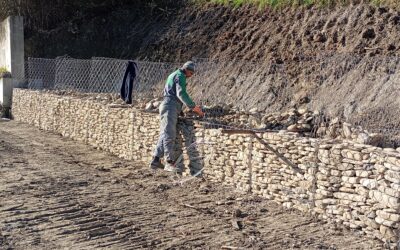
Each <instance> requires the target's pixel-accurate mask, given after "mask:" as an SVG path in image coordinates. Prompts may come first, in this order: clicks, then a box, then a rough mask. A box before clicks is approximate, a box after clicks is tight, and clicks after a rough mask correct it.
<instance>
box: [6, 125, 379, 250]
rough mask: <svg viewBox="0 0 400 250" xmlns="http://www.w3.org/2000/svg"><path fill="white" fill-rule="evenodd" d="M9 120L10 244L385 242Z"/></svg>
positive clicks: (348, 245) (318, 245)
mask: <svg viewBox="0 0 400 250" xmlns="http://www.w3.org/2000/svg"><path fill="white" fill-rule="evenodd" d="M175 178H176V177H174V176H171V175H168V174H166V173H164V172H152V171H150V170H149V169H147V168H146V167H145V164H143V163H135V162H130V161H125V160H121V159H119V158H117V157H114V156H111V155H109V154H107V153H104V152H101V151H97V150H95V149H92V148H90V147H89V146H87V145H83V144H80V143H77V142H74V141H71V140H69V139H65V138H62V137H61V136H58V135H54V134H50V133H45V132H42V131H39V130H38V129H36V128H32V127H31V126H28V125H24V124H21V123H17V122H14V121H9V122H5V121H2V122H0V201H1V202H0V249H98V248H109V249H136V248H149V249H290V248H300V249H380V248H381V246H382V245H381V243H380V242H379V241H376V240H373V239H370V238H368V237H366V236H361V235H360V234H359V233H358V232H352V231H349V230H347V229H343V228H341V227H340V226H334V225H332V224H328V223H324V222H322V221H318V220H317V219H315V218H313V217H312V216H309V215H306V214H303V213H301V212H298V211H295V210H287V209H283V208H282V207H280V206H279V205H278V204H276V203H274V202H271V201H267V200H265V199H262V198H259V197H254V196H251V195H246V194H241V193H238V192H236V191H234V190H233V189H232V188H230V187H224V186H221V185H219V184H217V183H210V182H208V181H207V180H203V179H195V180H191V181H189V182H186V183H185V184H184V185H178V184H174V183H175V181H176V179H175Z"/></svg>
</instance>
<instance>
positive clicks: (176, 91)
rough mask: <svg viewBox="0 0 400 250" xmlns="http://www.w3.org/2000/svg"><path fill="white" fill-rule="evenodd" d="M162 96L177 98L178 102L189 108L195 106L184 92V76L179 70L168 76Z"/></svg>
mask: <svg viewBox="0 0 400 250" xmlns="http://www.w3.org/2000/svg"><path fill="white" fill-rule="evenodd" d="M164 96H168V97H177V99H178V100H179V101H181V102H182V103H183V104H185V105H186V106H188V107H189V108H194V107H195V106H196V104H195V103H194V102H193V100H192V99H191V98H190V97H189V95H188V93H187V91H186V76H185V73H184V72H183V70H181V69H178V70H177V71H175V72H173V73H172V74H170V75H169V76H168V79H167V82H166V84H165V88H164Z"/></svg>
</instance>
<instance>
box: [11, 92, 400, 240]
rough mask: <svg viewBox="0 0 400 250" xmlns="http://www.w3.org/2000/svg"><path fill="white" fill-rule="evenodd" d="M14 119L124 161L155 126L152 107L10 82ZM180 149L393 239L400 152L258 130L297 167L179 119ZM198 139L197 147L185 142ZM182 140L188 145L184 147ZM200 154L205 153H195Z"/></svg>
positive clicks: (221, 178) (187, 156) (193, 166)
mask: <svg viewBox="0 0 400 250" xmlns="http://www.w3.org/2000/svg"><path fill="white" fill-rule="evenodd" d="M12 114H13V116H14V118H15V120H17V121H22V122H25V123H29V124H32V125H34V126H36V127H39V128H42V129H44V130H48V131H52V132H56V133H60V134H62V135H63V136H65V137H69V138H73V139H75V140H78V141H82V142H85V143H87V144H89V145H92V146H94V147H96V148H98V149H102V150H105V151H108V152H111V153H113V154H115V155H117V156H119V157H122V158H125V159H129V160H140V161H143V162H148V161H149V160H150V158H151V154H152V151H153V149H154V146H155V143H156V140H157V137H158V130H159V120H158V119H159V118H158V115H157V114H152V113H144V112H142V111H140V110H137V109H135V108H132V107H121V106H120V105H109V104H106V102H101V101H96V100H95V99H94V98H92V99H91V98H85V99H82V98H77V97H72V96H59V95H55V94H52V93H48V92H38V91H30V90H23V89H14V95H13V107H12ZM179 127H180V131H181V133H180V134H179V136H178V138H177V148H176V150H177V155H179V154H180V152H182V151H183V152H184V164H185V166H189V167H188V168H187V169H186V172H185V174H188V173H189V171H191V172H192V174H193V173H196V172H198V171H199V170H200V169H201V168H202V167H204V172H203V175H204V176H205V177H207V178H208V179H211V180H213V181H216V182H220V183H224V184H228V185H231V186H234V187H236V188H237V189H240V190H242V191H246V192H252V193H255V194H258V195H260V196H263V197H266V198H268V199H271V200H274V201H277V202H279V203H282V204H283V206H285V207H288V208H291V207H293V208H296V209H300V210H302V211H305V212H311V213H313V214H315V215H317V216H318V217H320V218H322V219H325V220H328V221H334V222H336V223H341V224H344V225H346V226H348V227H350V228H354V229H359V230H362V232H365V233H367V234H369V235H373V236H376V237H377V238H379V239H381V240H383V241H389V242H391V243H392V244H393V245H395V244H396V243H397V242H398V241H399V235H400V152H398V151H396V150H395V149H390V148H386V149H382V148H377V147H373V146H369V145H364V144H356V143H354V142H352V141H337V140H322V139H315V138H304V137H300V136H299V135H298V134H296V133H290V132H286V131H279V132H276V133H275V132H268V133H260V134H258V136H259V137H261V138H263V139H264V140H265V142H267V143H268V144H269V145H270V146H271V147H273V148H274V149H275V150H277V151H278V152H279V153H281V154H283V155H284V156H285V157H286V158H287V159H289V160H290V161H291V162H293V163H294V164H295V165H297V166H298V167H299V168H300V169H301V171H302V173H296V171H294V170H293V169H291V168H290V167H289V166H287V165H286V164H284V163H282V161H281V160H279V158H278V157H277V156H276V155H275V154H274V153H272V152H271V151H269V150H267V149H266V148H265V146H264V145H263V144H262V143H260V141H258V140H256V138H254V136H252V135H245V134H226V133H223V132H222V131H221V130H218V129H208V128H205V127H204V126H202V124H201V123H198V122H190V121H185V122H180V126H179ZM195 141H203V142H206V143H207V144H199V145H198V146H197V147H195V148H194V149H195V150H187V147H188V146H189V145H191V144H192V143H193V142H195ZM182 145H185V147H182ZM199 156H203V157H199Z"/></svg>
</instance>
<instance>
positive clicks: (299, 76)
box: [24, 52, 400, 141]
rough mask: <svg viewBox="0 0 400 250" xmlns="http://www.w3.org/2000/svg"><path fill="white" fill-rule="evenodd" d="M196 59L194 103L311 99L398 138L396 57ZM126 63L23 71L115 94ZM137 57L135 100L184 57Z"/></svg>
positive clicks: (69, 61) (285, 105) (60, 86)
mask: <svg viewBox="0 0 400 250" xmlns="http://www.w3.org/2000/svg"><path fill="white" fill-rule="evenodd" d="M194 61H195V62H196V74H195V77H193V78H192V79H190V80H189V85H190V87H189V88H188V89H189V92H190V95H191V96H192V97H193V99H194V100H195V101H196V103H200V104H203V105H210V104H219V103H224V104H233V105H234V106H236V107H239V108H240V109H243V110H249V109H251V108H254V107H257V108H258V109H259V110H261V111H262V112H266V113H268V112H281V111H284V110H288V109H289V108H291V107H298V106H300V105H307V106H308V108H310V109H313V110H319V111H321V112H323V113H324V114H325V115H326V116H328V117H331V118H334V117H337V116H339V117H342V119H343V120H345V121H347V122H349V123H352V124H355V125H360V126H362V127H363V128H365V129H368V130H369V131H373V132H379V133H383V134H385V136H389V137H393V138H397V139H398V140H399V141H400V110H399V109H400V108H399V107H400V98H399V96H400V84H399V82H400V58H398V57H388V56H375V57H373V58H370V57H368V56H363V55H357V54H349V53H343V54H340V53H336V52H335V53H325V54H320V55H318V56H308V55H293V57H292V58H291V60H287V61H285V62H283V61H280V60H277V61H274V62H270V61H265V62H264V61H257V62H251V61H240V60H209V59H194ZM127 63H128V60H119V59H112V58H92V59H84V60H83V59H74V58H69V57H59V58H55V59H45V58H28V60H27V62H26V68H25V77H24V78H25V79H26V81H25V82H26V84H27V86H28V88H32V89H55V90H71V91H77V92H86V93H88V92H90V93H114V94H117V93H118V92H119V90H120V86H121V84H122V80H123V77H124V73H125V70H126V66H127ZM136 63H137V65H138V70H139V72H138V76H137V79H136V81H135V83H134V89H133V98H134V99H141V98H146V99H151V98H156V97H160V96H162V89H163V85H164V83H165V80H166V78H167V76H168V74H170V73H171V72H172V71H174V70H175V69H177V68H179V67H180V66H181V64H182V63H165V62H148V61H136ZM304 100H308V101H304ZM303 102H305V104H304V103H303ZM302 103H303V104H302Z"/></svg>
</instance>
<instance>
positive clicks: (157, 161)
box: [150, 156, 164, 170]
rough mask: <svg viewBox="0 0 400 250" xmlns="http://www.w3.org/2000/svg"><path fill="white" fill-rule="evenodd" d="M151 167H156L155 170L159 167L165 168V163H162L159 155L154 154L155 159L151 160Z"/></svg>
mask: <svg viewBox="0 0 400 250" xmlns="http://www.w3.org/2000/svg"><path fill="white" fill-rule="evenodd" d="M150 168H151V169H154V170H156V169H158V168H160V169H162V168H164V165H163V164H162V163H161V160H160V158H159V157H157V156H154V157H153V160H151V162H150Z"/></svg>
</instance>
